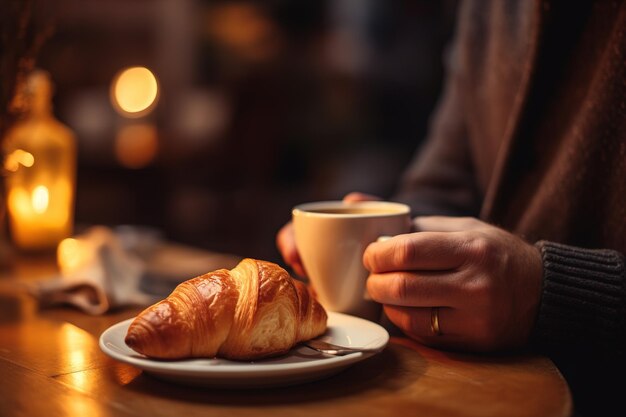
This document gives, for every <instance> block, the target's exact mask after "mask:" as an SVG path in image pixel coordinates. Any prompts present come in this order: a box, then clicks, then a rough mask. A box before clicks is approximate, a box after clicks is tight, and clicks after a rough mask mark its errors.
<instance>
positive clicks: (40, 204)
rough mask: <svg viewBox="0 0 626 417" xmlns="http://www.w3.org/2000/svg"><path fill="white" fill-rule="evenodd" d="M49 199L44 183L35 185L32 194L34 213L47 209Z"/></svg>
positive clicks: (43, 211) (40, 212)
mask: <svg viewBox="0 0 626 417" xmlns="http://www.w3.org/2000/svg"><path fill="white" fill-rule="evenodd" d="M49 200H50V196H49V193H48V188H46V187H45V186H44V185H38V186H37V187H35V189H34V190H33V194H32V204H33V210H35V213H38V214H42V213H45V212H46V210H47V209H48V203H49Z"/></svg>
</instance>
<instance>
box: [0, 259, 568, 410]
mask: <svg viewBox="0 0 626 417" xmlns="http://www.w3.org/2000/svg"><path fill="white" fill-rule="evenodd" d="M33 271H35V272H33ZM45 271H47V270H46V268H45V267H44V265H43V264H42V265H39V266H37V265H30V266H29V267H27V266H23V267H21V269H20V268H18V269H16V270H13V271H12V272H11V271H9V272H8V273H5V274H3V275H1V276H0V376H1V377H0V417H4V416H7V417H8V416H12V417H13V416H15V417H19V416H44V415H45V416H47V417H54V416H90V417H92V416H93V417H100V416H184V417H193V416H266V415H272V416H277V417H281V416H292V415H298V416H311V417H313V416H315V417H319V416H325V417H326V416H341V417H345V416H351V415H355V416H400V417H402V416H403V415H421V416H434V417H437V416H477V417H478V416H480V417H487V416H511V417H515V416H520V417H521V416H532V417H542V416H555V417H565V416H569V415H571V413H572V400H571V395H570V392H569V389H568V387H567V384H566V383H565V381H564V380H563V378H562V377H561V375H560V374H559V372H558V371H557V369H556V368H555V366H554V365H553V364H552V362H551V361H550V360H548V359H547V358H544V357H540V356H533V355H527V354H519V355H506V356H481V355H466V354H458V353H450V352H442V351H437V350H433V349H429V348H427V347H424V346H421V345H419V344H417V343H415V342H413V341H411V340H409V339H406V338H392V340H391V343H390V344H389V346H388V347H387V348H386V349H385V350H384V351H383V352H382V353H380V354H378V355H376V356H374V357H372V358H370V359H368V360H366V361H364V362H360V363H358V364H356V365H355V366H352V367H350V368H348V369H347V370H346V371H344V372H342V373H340V374H338V375H335V376H333V377H330V378H327V379H324V380H321V381H316V382H310V383H307V384H303V385H297V386H291V387H284V388H272V389H255V390H233V389H230V390H228V389H222V390H220V389H208V388H197V387H186V386H179V385H175V384H172V383H169V382H163V381H160V380H158V379H155V378H154V377H151V376H149V375H146V374H144V373H143V372H141V371H140V370H138V369H136V368H133V367H131V366H128V365H125V364H121V363H118V362H116V361H114V360H112V359H110V358H108V357H107V356H105V355H104V354H103V353H102V352H101V351H100V349H99V347H98V337H99V336H100V334H101V333H102V331H104V330H105V329H106V328H108V327H109V326H110V325H112V324H115V323H117V322H119V321H121V320H124V319H127V318H130V317H133V316H134V315H136V314H137V312H138V311H139V309H137V308H133V309H125V310H121V311H115V312H112V313H109V314H106V315H104V316H98V317H92V316H88V315H85V314H83V313H81V312H79V311H77V310H74V309H71V308H65V307H58V308H49V309H39V307H38V305H37V303H36V301H35V300H33V299H32V298H31V297H30V296H28V295H27V294H25V293H24V291H23V290H22V289H21V287H20V285H19V282H23V281H24V280H28V279H31V277H34V276H41V273H42V272H45ZM37 274H39V275H37Z"/></svg>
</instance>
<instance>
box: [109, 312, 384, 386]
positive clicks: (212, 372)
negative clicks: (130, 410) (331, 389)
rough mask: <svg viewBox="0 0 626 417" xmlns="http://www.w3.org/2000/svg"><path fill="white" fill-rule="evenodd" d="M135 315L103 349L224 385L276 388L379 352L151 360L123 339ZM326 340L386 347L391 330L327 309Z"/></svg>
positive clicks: (160, 371)
mask: <svg viewBox="0 0 626 417" xmlns="http://www.w3.org/2000/svg"><path fill="white" fill-rule="evenodd" d="M132 321H133V319H129V320H125V321H123V322H120V323H117V324H115V325H113V326H111V327H109V328H108V329H107V330H105V331H104V333H102V335H101V336H100V349H102V351H103V352H104V353H106V354H107V355H109V356H110V357H112V358H113V359H116V360H118V361H121V362H124V363H127V364H130V365H133V366H136V367H137V368H140V369H142V370H144V371H145V372H147V373H149V374H152V375H154V376H156V377H159V378H161V379H167V380H170V381H174V382H178V383H183V384H187V385H201V386H210V387H221V388H258V387H276V386H284V385H292V384H299V383H303V382H308V381H314V380H317V379H320V378H324V377H327V376H330V375H332V374H335V373H337V372H339V371H341V370H343V369H345V368H347V367H348V366H350V365H352V364H354V363H356V362H359V361H362V360H364V359H367V358H369V357H370V356H372V355H374V354H375V353H362V352H358V353H351V354H349V355H345V356H330V355H324V354H321V353H318V352H316V351H314V350H312V349H309V348H307V347H304V346H296V347H295V348H294V349H292V350H291V351H289V352H288V353H287V354H285V355H283V356H280V357H277V358H271V359H263V360H259V361H256V362H236V361H229V360H226V359H186V360H177V361H162V360H152V359H148V358H147V357H145V356H144V355H141V354H139V353H137V352H135V351H134V350H132V349H131V348H129V347H128V346H127V345H126V343H125V342H124V338H125V337H126V332H127V330H128V326H130V323H131V322H132ZM321 339H322V340H324V341H327V342H331V343H334V344H337V345H343V346H349V347H363V348H373V349H380V350H382V349H383V348H384V347H385V346H386V345H387V342H388V341H389V333H387V331H386V330H385V329H384V328H383V327H381V326H379V325H378V324H375V323H372V322H370V321H367V320H364V319H361V318H358V317H353V316H349V315H346V314H340V313H332V312H331V313H328V329H327V330H326V333H325V334H324V336H323V337H321Z"/></svg>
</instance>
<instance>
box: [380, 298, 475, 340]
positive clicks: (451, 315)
mask: <svg viewBox="0 0 626 417" xmlns="http://www.w3.org/2000/svg"><path fill="white" fill-rule="evenodd" d="M384 311H385V314H386V315H387V318H389V320H390V321H391V322H392V323H393V324H395V325H396V326H398V328H400V329H401V330H402V331H403V332H404V333H405V334H407V335H408V336H409V337H411V338H413V339H417V340H419V341H420V342H422V343H425V344H428V345H431V346H433V345H437V346H445V345H447V346H454V345H456V344H458V343H459V342H461V341H462V340H463V336H462V335H463V334H464V333H466V332H465V329H464V328H463V318H462V315H461V314H460V313H459V311H458V310H456V309H453V308H447V307H439V308H438V310H437V315H438V323H439V334H436V333H435V332H434V329H433V327H432V313H433V310H432V308H411V307H400V306H384Z"/></svg>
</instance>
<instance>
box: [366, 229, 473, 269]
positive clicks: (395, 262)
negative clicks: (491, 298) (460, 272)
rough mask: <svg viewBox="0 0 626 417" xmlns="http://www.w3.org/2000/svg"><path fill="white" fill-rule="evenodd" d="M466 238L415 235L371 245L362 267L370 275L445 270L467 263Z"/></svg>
mask: <svg viewBox="0 0 626 417" xmlns="http://www.w3.org/2000/svg"><path fill="white" fill-rule="evenodd" d="M466 245H467V239H466V238H465V237H464V236H463V235H462V234H458V233H440V232H418V233H410V234H406V235H398V236H395V237H393V238H391V239H389V240H386V241H383V242H375V243H372V244H370V245H369V246H368V247H367V249H366V250H365V253H364V254H363V264H364V265H365V267H366V268H367V269H368V270H369V271H370V272H372V273H382V272H393V271H411V270H413V271H415V270H448V269H455V268H458V267H459V266H460V265H462V264H463V263H464V262H465V261H466V257H467V253H466V252H467V251H466Z"/></svg>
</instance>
